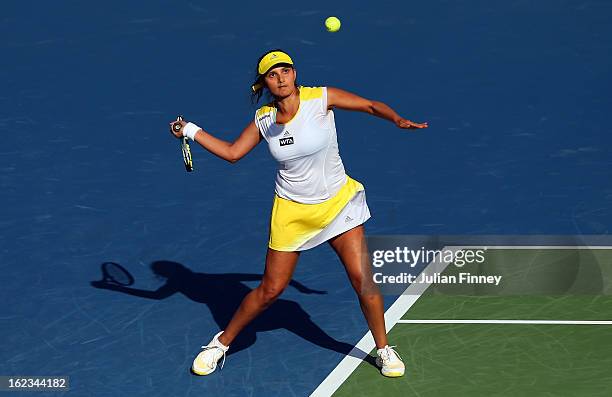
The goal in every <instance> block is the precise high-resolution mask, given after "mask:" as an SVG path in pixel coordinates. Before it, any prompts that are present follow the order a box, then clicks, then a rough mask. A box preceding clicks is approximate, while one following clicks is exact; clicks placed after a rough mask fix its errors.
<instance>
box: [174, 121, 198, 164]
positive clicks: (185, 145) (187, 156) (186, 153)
mask: <svg viewBox="0 0 612 397" xmlns="http://www.w3.org/2000/svg"><path fill="white" fill-rule="evenodd" d="M176 121H183V116H178V117H177V118H176ZM172 128H173V129H174V131H175V132H179V131H180V130H181V128H182V127H181V125H180V124H178V123H177V124H174V125H173V126H172ZM181 151H182V152H183V163H184V164H185V169H186V170H187V172H191V171H193V159H192V158H191V147H190V146H189V138H187V137H186V136H184V137H183V139H181Z"/></svg>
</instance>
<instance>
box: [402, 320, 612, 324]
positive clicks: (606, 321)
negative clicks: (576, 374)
mask: <svg viewBox="0 0 612 397" xmlns="http://www.w3.org/2000/svg"><path fill="white" fill-rule="evenodd" d="M398 323H400V324H552V325H612V321H609V320H585V321H581V320H399V321H398Z"/></svg>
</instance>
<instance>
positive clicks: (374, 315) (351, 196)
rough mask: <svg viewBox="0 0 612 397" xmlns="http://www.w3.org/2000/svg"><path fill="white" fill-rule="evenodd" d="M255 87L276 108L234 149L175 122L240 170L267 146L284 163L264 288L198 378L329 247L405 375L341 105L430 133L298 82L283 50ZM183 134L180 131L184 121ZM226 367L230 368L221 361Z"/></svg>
mask: <svg viewBox="0 0 612 397" xmlns="http://www.w3.org/2000/svg"><path fill="white" fill-rule="evenodd" d="M256 70H257V74H256V75H257V78H256V81H255V84H254V85H253V87H252V90H253V94H254V96H255V97H256V99H257V100H259V98H260V97H261V95H262V94H263V92H264V90H267V91H268V92H269V94H271V96H272V97H273V101H272V102H271V103H269V104H267V105H265V106H262V107H261V108H259V109H258V110H257V111H256V112H255V120H253V121H252V122H251V123H250V124H249V125H248V126H247V127H246V128H245V129H244V131H243V132H242V134H241V135H240V137H238V139H237V140H236V141H234V142H233V143H230V142H226V141H223V140H220V139H217V138H215V137H214V136H212V135H211V134H209V133H208V132H206V131H204V130H202V129H201V128H200V127H198V126H197V125H195V124H193V123H187V122H184V121H175V122H172V123H170V131H172V133H173V134H174V135H175V136H176V137H177V138H182V137H183V136H186V137H189V138H190V139H191V140H193V141H195V142H197V143H199V144H200V145H202V146H203V147H204V148H205V149H206V150H208V151H210V152H211V153H213V154H215V155H217V156H219V157H221V158H222V159H224V160H227V161H230V162H232V163H235V162H236V161H238V160H240V159H241V158H242V157H244V156H245V155H246V154H247V153H248V152H249V151H251V150H252V149H253V148H254V147H255V145H257V144H258V143H259V142H260V141H261V140H262V139H264V140H265V141H266V142H267V144H268V146H269V149H270V152H271V154H272V156H273V157H274V158H275V160H277V161H278V163H279V170H278V173H277V176H276V189H275V193H276V194H275V197H274V204H273V208H272V215H271V220H270V241H269V246H268V252H267V255H266V264H265V271H264V275H263V279H262V282H261V284H260V285H259V286H258V287H257V288H255V289H254V290H252V291H251V292H250V293H249V294H248V295H247V296H246V297H245V298H244V300H243V301H242V303H241V305H240V307H239V308H238V310H237V311H236V313H234V316H233V318H232V319H231V321H230V322H229V324H228V325H227V327H226V328H225V330H223V331H221V332H219V333H217V334H216V335H215V336H214V338H213V340H212V341H211V342H210V343H209V344H208V345H206V346H203V347H202V348H203V349H204V350H203V351H202V352H200V353H199V354H198V356H197V357H196V358H195V360H194V361H193V366H192V371H193V372H194V373H196V374H198V375H208V374H210V373H211V372H213V371H214V370H215V369H216V367H217V363H218V361H219V360H221V358H223V361H225V352H226V351H227V350H228V349H229V346H230V345H231V343H232V341H233V340H234V339H235V338H236V336H237V335H238V333H239V332H240V331H241V330H242V329H243V328H244V327H245V326H246V325H247V324H248V323H249V322H250V321H252V320H253V319H254V318H255V317H256V316H257V315H258V314H259V313H261V312H262V311H263V310H265V309H266V308H267V307H268V306H270V305H271V304H272V303H273V302H274V300H275V299H276V298H277V297H278V296H279V295H280V294H281V293H282V291H283V290H284V289H285V287H286V286H287V285H288V284H289V282H290V281H291V276H292V274H293V271H294V269H295V266H296V264H297V260H298V257H299V253H300V251H303V250H306V249H310V248H313V247H315V246H317V245H319V244H321V243H323V242H325V241H327V242H329V244H330V245H331V246H332V248H333V249H334V250H335V252H336V253H337V254H338V257H339V258H340V260H341V261H342V263H343V265H344V267H345V269H346V272H347V274H348V276H349V278H350V281H351V283H352V285H353V288H354V289H355V291H356V293H357V296H358V298H359V303H360V305H361V309H362V311H363V314H364V315H365V318H366V321H367V323H368V326H369V328H370V330H371V332H372V335H373V337H374V340H375V342H376V347H377V354H378V358H377V360H376V362H377V364H378V366H379V367H381V372H382V374H383V375H385V376H390V377H397V376H402V375H403V374H404V363H403V362H402V361H401V359H400V358H399V356H398V355H397V353H396V352H395V351H394V350H393V349H392V347H390V346H389V345H388V343H387V336H386V331H385V322H384V308H383V299H382V296H381V294H380V292H379V291H378V289H377V288H376V287H375V285H374V283H373V280H372V278H371V273H370V267H369V262H368V258H367V247H366V242H365V237H364V228H363V223H364V222H365V221H366V220H367V219H368V218H369V217H370V212H369V210H368V206H367V203H366V200H365V192H364V188H363V186H362V185H361V184H360V183H359V182H357V181H355V180H353V179H351V178H350V177H348V176H347V175H346V174H345V171H344V166H343V164H342V160H341V159H340V155H339V153H338V143H337V139H336V128H335V123H334V113H333V111H332V109H333V108H339V109H346V110H357V111H362V112H365V113H370V114H373V115H375V116H378V117H381V118H384V119H386V120H389V121H392V122H393V123H395V125H396V126H397V127H399V128H404V129H410V128H427V123H423V124H419V123H414V122H412V121H410V120H406V119H404V118H402V117H400V116H399V115H398V114H397V113H396V112H395V111H393V109H391V108H390V107H389V106H387V105H385V104H384V103H382V102H377V101H371V100H368V99H364V98H362V97H359V96H357V95H354V94H351V93H349V92H346V91H343V90H340V89H337V88H331V87H302V86H297V85H296V70H295V68H294V67H293V60H292V59H291V58H290V57H289V55H288V54H286V53H285V52H283V51H282V50H272V51H269V52H267V53H265V54H264V55H263V56H262V57H261V58H260V59H259V60H258V62H257V66H256ZM175 123H180V124H181V129H180V130H179V131H174V128H173V126H174V124H175ZM221 365H222V366H223V362H222V363H221Z"/></svg>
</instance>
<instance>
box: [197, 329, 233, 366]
mask: <svg viewBox="0 0 612 397" xmlns="http://www.w3.org/2000/svg"><path fill="white" fill-rule="evenodd" d="M222 333H223V331H221V332H219V333H218V334H217V335H215V337H214V338H213V340H212V341H210V343H209V344H208V345H206V346H202V349H204V350H202V351H201V352H200V354H198V355H197V357H196V358H195V359H194V360H193V364H192V365H191V370H192V371H193V373H194V374H196V375H208V374H210V373H212V372H214V370H215V369H217V363H218V362H219V360H221V358H223V361H222V362H221V368H223V364H225V353H226V352H227V350H228V349H229V346H225V345H224V344H223V343H221V342H219V335H221V334H222Z"/></svg>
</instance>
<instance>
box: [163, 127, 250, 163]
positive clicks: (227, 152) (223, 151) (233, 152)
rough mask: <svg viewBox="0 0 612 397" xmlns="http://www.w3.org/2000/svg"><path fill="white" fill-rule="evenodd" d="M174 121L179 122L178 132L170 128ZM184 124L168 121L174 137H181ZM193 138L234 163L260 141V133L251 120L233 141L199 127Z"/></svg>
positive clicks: (213, 152)
mask: <svg viewBox="0 0 612 397" xmlns="http://www.w3.org/2000/svg"><path fill="white" fill-rule="evenodd" d="M176 123H179V124H181V130H180V131H178V132H176V131H174V130H173V128H172V126H173V125H174V124H176ZM185 125H187V122H185V121H173V122H171V123H170V131H171V132H172V134H173V135H174V136H175V137H177V138H182V137H183V130H184V127H185ZM193 138H194V141H196V142H197V143H199V144H200V145H201V146H202V147H203V148H204V149H206V150H208V151H209V152H211V153H212V154H214V155H215V156H218V157H220V158H222V159H223V160H226V161H229V162H230V163H235V162H236V161H238V160H240V159H241V158H243V157H244V156H246V154H247V153H248V152H250V151H251V150H252V149H253V148H254V147H255V146H257V144H258V143H259V142H260V141H261V135H260V134H259V130H258V129H257V126H256V125H255V122H254V121H251V122H250V123H249V125H247V126H246V128H245V129H244V130H243V131H242V133H241V134H240V136H239V137H238V139H236V140H235V141H234V142H227V141H224V140H223V139H219V138H216V137H214V136H213V135H211V134H209V133H208V132H206V131H204V130H203V129H201V128H200V129H199V130H198V131H197V132H196V133H195V135H194V137H193Z"/></svg>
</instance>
